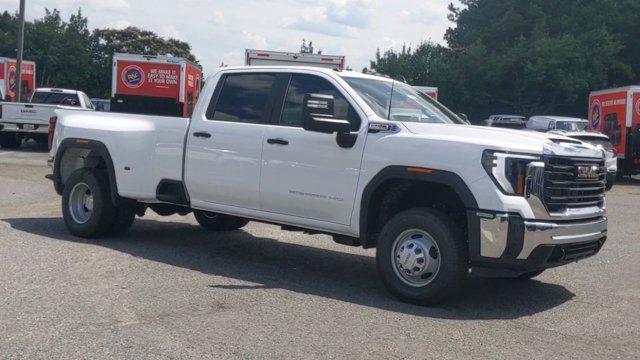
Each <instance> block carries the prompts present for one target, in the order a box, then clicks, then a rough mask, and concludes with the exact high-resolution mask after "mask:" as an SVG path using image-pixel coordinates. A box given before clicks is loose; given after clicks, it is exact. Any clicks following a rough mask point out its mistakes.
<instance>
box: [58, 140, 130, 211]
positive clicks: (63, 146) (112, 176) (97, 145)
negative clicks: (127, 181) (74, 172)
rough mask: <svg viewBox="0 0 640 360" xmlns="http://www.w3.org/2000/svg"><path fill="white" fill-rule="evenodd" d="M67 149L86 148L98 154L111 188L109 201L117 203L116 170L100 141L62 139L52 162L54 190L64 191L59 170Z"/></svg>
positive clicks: (107, 151)
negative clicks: (105, 169)
mask: <svg viewBox="0 0 640 360" xmlns="http://www.w3.org/2000/svg"><path fill="white" fill-rule="evenodd" d="M69 149H87V150H91V154H92V155H96V156H100V157H101V158H102V159H103V160H104V162H105V165H106V167H107V175H108V177H109V186H110V188H111V201H112V202H113V204H114V205H118V204H119V203H120V201H121V200H122V199H121V198H120V196H119V195H118V184H117V183H116V172H115V168H114V166H113V160H112V159H111V154H110V153H109V150H108V149H107V147H106V146H105V145H104V144H103V143H102V142H100V141H97V140H87V139H79V138H67V139H64V140H62V142H61V143H60V145H59V146H58V150H57V151H56V156H55V160H54V163H53V185H54V187H55V189H56V192H57V193H58V194H59V195H62V192H63V191H64V183H63V181H62V175H61V173H60V172H61V171H60V166H61V161H62V158H63V155H64V153H65V152H66V151H67V150H69Z"/></svg>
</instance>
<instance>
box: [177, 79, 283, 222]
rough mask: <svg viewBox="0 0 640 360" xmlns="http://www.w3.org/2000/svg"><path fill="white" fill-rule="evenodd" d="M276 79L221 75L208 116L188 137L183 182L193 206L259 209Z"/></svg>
mask: <svg viewBox="0 0 640 360" xmlns="http://www.w3.org/2000/svg"><path fill="white" fill-rule="evenodd" d="M276 78H277V75H276V74H268V73H255V72H249V73H247V72H245V73H232V72H231V73H227V74H223V75H222V76H221V78H220V80H219V81H218V85H217V86H216V89H215V91H214V93H213V95H212V96H211V102H210V104H209V107H208V109H207V111H206V113H204V114H198V115H197V118H194V119H193V120H192V123H191V126H190V128H189V131H188V133H187V147H186V155H185V156H186V159H185V183H186V185H187V189H188V191H189V196H190V199H191V204H192V206H194V207H196V208H201V209H205V210H210V211H216V210H224V209H225V207H226V208H227V209H229V208H245V209H255V210H259V208H260V194H259V187H260V166H261V164H260V161H261V155H262V142H263V138H264V133H265V129H266V123H267V122H268V120H269V117H270V114H271V110H272V107H273V103H274V99H275V96H276V92H275V91H274V89H273V87H274V86H275V84H276Z"/></svg>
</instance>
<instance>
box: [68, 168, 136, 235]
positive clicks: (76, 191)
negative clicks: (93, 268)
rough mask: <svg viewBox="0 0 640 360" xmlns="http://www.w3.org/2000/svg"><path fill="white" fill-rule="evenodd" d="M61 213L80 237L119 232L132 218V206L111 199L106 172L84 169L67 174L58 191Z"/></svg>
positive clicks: (126, 227)
mask: <svg viewBox="0 0 640 360" xmlns="http://www.w3.org/2000/svg"><path fill="white" fill-rule="evenodd" d="M62 214H63V217H64V222H65V224H66V225H67V229H69V231H70V232H71V233H72V234H73V235H75V236H79V237H83V238H100V237H103V236H108V235H122V234H124V233H125V232H126V231H127V230H128V229H129V228H130V227H131V225H132V224H133V220H134V218H135V211H134V209H133V208H132V207H129V206H126V205H121V206H115V205H114V204H113V202H112V201H111V188H110V186H109V178H108V176H107V174H106V172H105V171H102V170H98V169H87V168H83V169H78V170H76V171H74V172H73V173H72V174H71V176H69V179H68V180H67V182H66V184H65V186H64V191H63V193H62Z"/></svg>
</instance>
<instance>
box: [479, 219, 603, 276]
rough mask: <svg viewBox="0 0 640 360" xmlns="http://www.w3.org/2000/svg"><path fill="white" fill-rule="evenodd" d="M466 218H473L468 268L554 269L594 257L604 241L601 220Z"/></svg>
mask: <svg viewBox="0 0 640 360" xmlns="http://www.w3.org/2000/svg"><path fill="white" fill-rule="evenodd" d="M469 215H472V216H475V219H472V220H471V221H470V232H469V234H470V239H469V244H470V259H471V261H472V265H473V263H476V264H480V265H483V264H484V265H486V264H490V265H492V267H501V266H504V267H506V268H511V269H521V270H522V271H525V270H528V269H542V268H547V267H553V266H558V265H562V264H564V263H567V262H571V261H577V260H580V259H582V258H585V257H588V256H592V255H595V254H596V253H597V252H598V251H599V250H600V247H601V246H602V244H603V243H604V241H605V240H606V237H607V218H606V217H605V216H601V217H597V218H593V219H588V220H579V221H576V220H574V221H556V222H553V221H537V220H523V219H522V218H521V217H519V216H517V215H510V214H503V213H491V212H480V211H474V212H470V214H469ZM474 228H475V229H477V230H476V231H474ZM475 236H477V239H474V238H473V237H475ZM574 255H575V256H574Z"/></svg>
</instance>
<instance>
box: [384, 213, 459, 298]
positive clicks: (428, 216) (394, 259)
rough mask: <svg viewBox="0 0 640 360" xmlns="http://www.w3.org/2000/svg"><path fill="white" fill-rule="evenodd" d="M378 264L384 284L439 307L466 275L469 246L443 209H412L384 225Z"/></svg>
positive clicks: (399, 292) (394, 291) (402, 294)
mask: <svg viewBox="0 0 640 360" xmlns="http://www.w3.org/2000/svg"><path fill="white" fill-rule="evenodd" d="M376 263H377V267H378V272H379V273H380V275H381V277H382V280H383V282H384V285H385V286H386V288H387V289H388V290H389V291H390V292H391V293H392V294H394V295H395V296H397V297H398V298H399V299H400V300H402V301H406V302H409V303H414V304H420V305H435V304H438V303H440V302H442V301H444V300H445V299H447V298H449V297H450V296H452V295H453V294H454V293H455V292H456V291H457V290H458V289H459V288H460V286H461V285H462V284H463V283H464V282H465V280H466V277H467V273H468V264H467V247H466V242H465V241H464V239H463V237H462V235H461V233H460V231H458V227H456V226H455V224H454V223H453V222H452V221H451V220H450V219H449V218H448V217H447V216H446V215H444V214H443V213H441V212H439V211H436V210H432V209H421V208H420V209H411V210H407V211H403V212H401V213H399V214H398V215H396V216H394V217H393V218H392V219H391V220H389V222H387V224H386V225H385V226H384V227H383V228H382V231H381V233H380V236H379V238H378V243H377V249H376Z"/></svg>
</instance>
